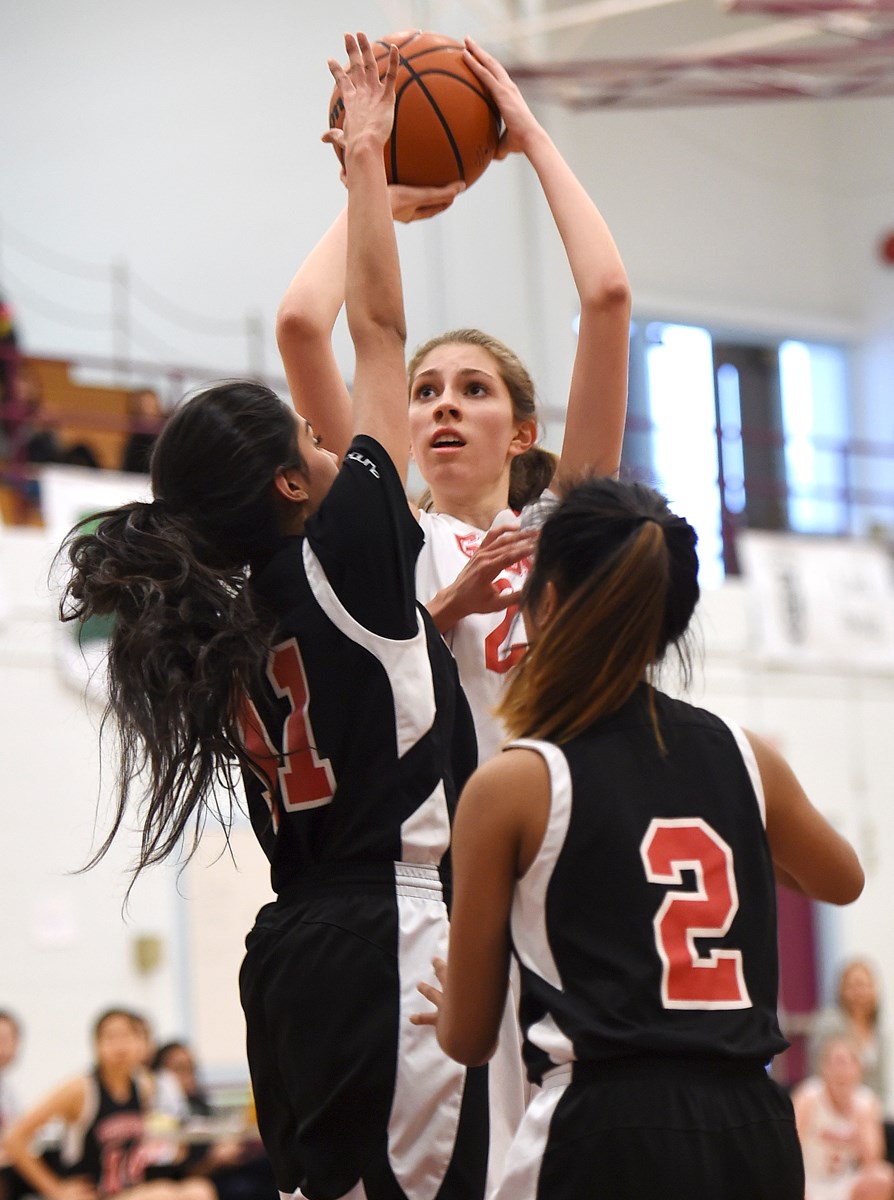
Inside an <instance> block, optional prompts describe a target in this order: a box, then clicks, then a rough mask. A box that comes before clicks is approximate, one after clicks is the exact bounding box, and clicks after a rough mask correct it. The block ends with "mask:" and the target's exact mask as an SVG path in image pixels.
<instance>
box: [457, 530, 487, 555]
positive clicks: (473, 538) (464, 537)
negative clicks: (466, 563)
mask: <svg viewBox="0 0 894 1200" xmlns="http://www.w3.org/2000/svg"><path fill="white" fill-rule="evenodd" d="M454 536H455V537H456V544H457V546H459V548H460V550H462V552H463V554H465V556H466V558H472V557H473V556H474V554H475V551H476V550H477V549H478V547H479V546H480V545H481V538H480V536H479V535H478V534H477V533H457V534H455V535H454Z"/></svg>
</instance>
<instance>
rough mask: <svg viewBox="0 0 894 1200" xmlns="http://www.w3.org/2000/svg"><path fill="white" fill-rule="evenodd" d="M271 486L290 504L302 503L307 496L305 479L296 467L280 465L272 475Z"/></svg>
mask: <svg viewBox="0 0 894 1200" xmlns="http://www.w3.org/2000/svg"><path fill="white" fill-rule="evenodd" d="M273 486H274V487H275V488H276V490H277V492H278V493H279V494H280V496H282V497H283V498H284V499H285V500H288V501H289V502H290V503H291V504H303V503H304V501H305V500H307V499H308V498H309V496H308V491H307V481H306V480H305V478H304V476H303V475H302V474H301V472H300V471H299V470H298V468H297V467H280V468H279V469H278V470H277V472H276V474H275V475H274V476H273Z"/></svg>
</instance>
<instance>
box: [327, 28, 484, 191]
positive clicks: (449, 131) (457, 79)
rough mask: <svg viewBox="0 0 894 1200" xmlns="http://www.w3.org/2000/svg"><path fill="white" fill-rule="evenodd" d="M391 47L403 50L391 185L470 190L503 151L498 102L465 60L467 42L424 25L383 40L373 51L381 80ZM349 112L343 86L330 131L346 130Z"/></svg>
mask: <svg viewBox="0 0 894 1200" xmlns="http://www.w3.org/2000/svg"><path fill="white" fill-rule="evenodd" d="M391 46H397V47H398V49H399V51H400V63H399V65H398V71H397V83H396V87H395V101H394V126H393V128H392V130H391V137H390V139H389V141H388V142H387V143H386V145H385V171H386V174H387V176H388V182H389V183H405V184H411V185H413V186H417V187H422V186H426V187H440V186H443V185H444V184H448V183H455V182H456V181H457V180H461V181H462V182H463V183H465V185H466V186H467V187H468V186H469V184H471V183H474V181H475V180H476V179H477V178H478V177H479V175H481V173H482V172H483V171H484V169H485V167H487V165H488V163H489V162H490V161H491V159H492V158H493V156H494V153H495V151H496V149H497V142H498V141H499V137H500V114H499V112H498V110H497V108H496V105H495V104H494V102H493V100H492V99H491V97H490V95H489V93H488V91H487V89H486V88H485V87H484V86H483V85H482V84H481V83H480V82H479V81H478V79H477V78H476V76H475V74H474V73H473V71H472V70H471V68H470V67H467V66H466V64H465V62H464V61H463V45H462V43H461V42H457V41H455V40H454V39H453V38H449V37H444V36H443V35H442V34H439V33H423V32H422V31H421V30H417V31H415V32H411V33H395V34H391V35H390V36H388V37H384V38H379V40H378V41H376V42H374V43H373V51H374V53H375V57H376V61H377V62H378V63H379V74H380V77H381V75H383V74H384V72H385V69H386V67H387V64H388V51H389V48H390V47H391ZM344 114H345V110H344V104H343V103H342V99H341V95H340V94H339V91H338V88H336V89H335V90H334V91H333V93H332V99H331V100H330V102H329V127H330V129H333V128H338V129H341V127H342V121H343V120H344ZM335 149H336V153H337V154H338V156H339V158H341V159H342V161H343V155H342V153H341V151H340V150H339V149H338V147H336V148H335Z"/></svg>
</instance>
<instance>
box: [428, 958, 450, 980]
mask: <svg viewBox="0 0 894 1200" xmlns="http://www.w3.org/2000/svg"><path fill="white" fill-rule="evenodd" d="M431 965H432V966H433V967H434V969H435V978H436V979H437V981H438V983H439V984H440V985H441V987H444V986H445V985H446V983H447V963H446V962H445V961H444V959H443V958H434V959H432V964H431Z"/></svg>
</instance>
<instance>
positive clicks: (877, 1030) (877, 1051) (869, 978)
mask: <svg viewBox="0 0 894 1200" xmlns="http://www.w3.org/2000/svg"><path fill="white" fill-rule="evenodd" d="M879 993H880V989H879V984H878V977H877V975H876V973H875V971H874V970H873V968H872V967H871V966H870V964H869V963H868V962H867V961H866V960H865V959H863V958H855V959H852V960H851V961H850V962H848V963H845V965H844V966H843V967H842V969H841V972H840V974H839V976H838V988H837V993H836V998H835V1004H834V1005H833V1006H831V1007H830V1008H826V1009H823V1011H822V1012H821V1013H820V1014H819V1016H818V1017H817V1019H816V1021H815V1022H814V1025H813V1029H812V1031H811V1036H810V1044H809V1047H808V1052H809V1058H810V1070H811V1072H812V1073H814V1074H816V1072H817V1070H818V1068H819V1055H820V1050H821V1048H822V1047H823V1046H824V1045H825V1044H826V1042H827V1041H828V1040H829V1038H830V1037H833V1036H835V1035H837V1034H841V1035H844V1036H847V1037H849V1038H850V1039H851V1041H852V1042H853V1043H854V1044H855V1045H856V1047H857V1050H858V1052H859V1055H860V1063H861V1066H862V1068H863V1082H864V1083H865V1084H866V1086H867V1087H870V1088H872V1090H873V1091H874V1092H875V1094H876V1096H878V1098H879V1099H880V1100H881V1102H882V1105H883V1106H884V1104H885V1097H886V1078H885V1067H886V1062H885V1058H886V1056H885V1043H884V1038H883V1035H882V1029H881V1023H880V1021H879V1009H880V994H879Z"/></svg>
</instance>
